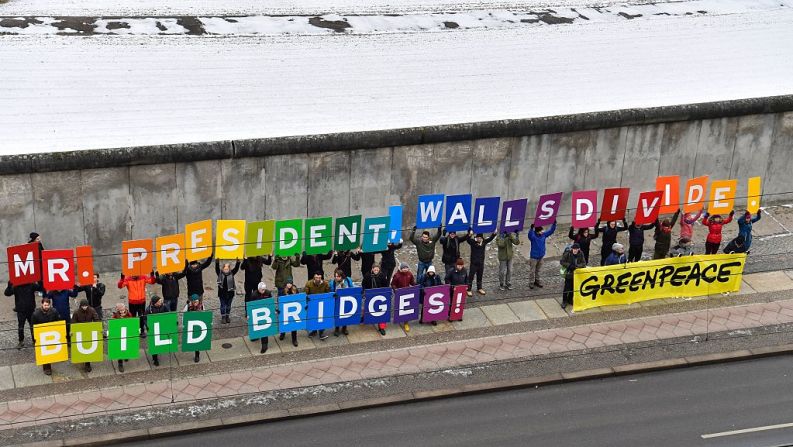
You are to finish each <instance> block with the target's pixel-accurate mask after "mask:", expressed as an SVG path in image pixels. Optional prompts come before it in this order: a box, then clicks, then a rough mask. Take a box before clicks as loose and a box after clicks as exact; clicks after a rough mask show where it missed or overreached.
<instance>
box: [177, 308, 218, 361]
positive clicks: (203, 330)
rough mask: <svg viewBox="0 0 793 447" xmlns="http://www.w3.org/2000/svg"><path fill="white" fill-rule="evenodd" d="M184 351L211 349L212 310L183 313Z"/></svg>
mask: <svg viewBox="0 0 793 447" xmlns="http://www.w3.org/2000/svg"><path fill="white" fill-rule="evenodd" d="M182 326H183V328H184V329H183V330H182V352H192V351H209V349H210V348H211V347H212V311H210V310H206V311H190V312H185V313H184V314H182Z"/></svg>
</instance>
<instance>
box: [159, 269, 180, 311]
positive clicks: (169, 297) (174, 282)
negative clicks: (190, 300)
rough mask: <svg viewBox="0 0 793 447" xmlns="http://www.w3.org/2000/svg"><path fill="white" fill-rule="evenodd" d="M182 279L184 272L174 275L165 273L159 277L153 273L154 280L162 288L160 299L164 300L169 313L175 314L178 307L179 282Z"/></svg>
mask: <svg viewBox="0 0 793 447" xmlns="http://www.w3.org/2000/svg"><path fill="white" fill-rule="evenodd" d="M182 278H184V270H183V271H181V272H176V273H166V274H164V275H160V274H159V273H157V272H155V273H154V280H155V282H157V284H159V285H160V286H162V297H163V299H164V300H165V307H167V308H168V310H169V311H171V312H176V309H177V307H178V305H179V280H180V279H182Z"/></svg>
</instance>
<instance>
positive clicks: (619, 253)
mask: <svg viewBox="0 0 793 447" xmlns="http://www.w3.org/2000/svg"><path fill="white" fill-rule="evenodd" d="M627 262H628V258H627V257H625V247H624V246H623V245H622V244H620V243H619V242H615V243H614V244H613V245H612V246H611V254H610V255H608V257H607V258H606V262H605V263H604V264H603V265H618V264H626V263H627Z"/></svg>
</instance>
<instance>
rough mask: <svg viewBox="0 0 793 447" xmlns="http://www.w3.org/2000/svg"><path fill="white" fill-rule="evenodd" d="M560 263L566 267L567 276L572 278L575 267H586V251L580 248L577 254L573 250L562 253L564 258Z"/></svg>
mask: <svg viewBox="0 0 793 447" xmlns="http://www.w3.org/2000/svg"><path fill="white" fill-rule="evenodd" d="M559 264H560V265H561V266H562V267H564V268H565V278H567V279H570V278H572V277H573V272H574V271H575V269H580V268H583V267H586V260H585V259H584V253H583V252H581V251H580V250H579V251H578V254H577V255H576V254H573V250H569V251H566V252H565V253H564V254H563V255H562V259H561V260H560V261H559Z"/></svg>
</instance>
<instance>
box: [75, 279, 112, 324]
mask: <svg viewBox="0 0 793 447" xmlns="http://www.w3.org/2000/svg"><path fill="white" fill-rule="evenodd" d="M74 290H75V291H76V292H78V293H79V292H85V298H86V299H87V300H88V305H89V306H91V307H100V306H101V305H102V297H103V296H105V292H106V291H107V288H106V287H105V285H104V284H102V283H101V282H98V283H96V286H93V285H90V286H75V287H74ZM100 316H101V315H100Z"/></svg>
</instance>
